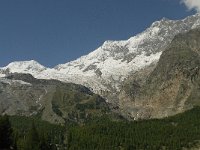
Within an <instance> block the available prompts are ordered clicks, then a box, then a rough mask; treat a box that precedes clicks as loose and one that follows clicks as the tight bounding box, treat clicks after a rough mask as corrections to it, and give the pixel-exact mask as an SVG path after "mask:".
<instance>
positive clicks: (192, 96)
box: [119, 29, 200, 119]
mask: <svg viewBox="0 0 200 150" xmlns="http://www.w3.org/2000/svg"><path fill="white" fill-rule="evenodd" d="M199 73H200V29H194V30H191V31H190V32H188V33H184V34H179V35H177V36H175V38H174V40H173V41H172V43H171V44H170V45H169V46H168V47H167V48H166V50H165V51H164V52H163V53H162V55H161V57H160V60H159V62H158V64H157V66H156V68H155V69H154V70H153V72H150V73H147V74H148V76H146V78H142V76H140V77H141V78H136V76H135V75H133V77H132V78H131V77H130V79H129V80H127V81H126V82H125V84H124V86H123V90H122V91H121V93H120V102H119V103H120V108H121V109H122V110H123V113H124V114H128V115H129V117H132V118H134V119H139V118H142V119H144V118H162V117H167V116H171V115H174V114H177V113H181V112H183V111H185V110H188V109H190V108H192V107H193V106H196V105H200V92H199V89H200V74H199ZM140 79H142V80H140ZM144 80H145V81H144ZM141 81H143V82H141Z"/></svg>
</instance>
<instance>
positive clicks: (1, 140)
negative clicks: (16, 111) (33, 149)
mask: <svg viewBox="0 0 200 150" xmlns="http://www.w3.org/2000/svg"><path fill="white" fill-rule="evenodd" d="M11 146H12V128H11V124H10V121H9V117H8V116H7V115H5V116H2V117H1V118H0V149H10V148H11Z"/></svg>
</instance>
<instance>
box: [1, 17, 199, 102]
mask: <svg viewBox="0 0 200 150" xmlns="http://www.w3.org/2000/svg"><path fill="white" fill-rule="evenodd" d="M199 25H200V15H199V14H196V15H193V16H190V17H187V18H185V19H183V20H169V19H166V18H163V19H162V20H160V21H156V22H154V23H153V24H152V25H151V26H150V27H149V28H148V29H146V30H145V31H144V32H142V33H140V34H138V35H136V36H134V37H131V38H130V39H128V40H124V41H106V42H105V43H104V44H103V45H102V46H101V47H99V48H97V49H96V50H95V51H93V52H91V53H90V54H88V55H86V56H83V57H81V58H79V59H77V60H75V61H72V62H69V63H66V64H60V65H58V66H56V67H55V68H52V69H51V68H45V67H44V66H42V65H40V64H39V63H37V62H35V61H25V62H13V63H11V64H9V65H8V66H6V67H3V68H1V69H0V76H4V75H5V74H6V73H9V72H11V73H13V72H18V73H30V74H32V75H33V76H34V77H35V78H41V79H57V80H61V81H64V82H73V83H76V84H81V85H84V86H86V87H89V88H91V89H92V90H93V91H94V92H95V93H99V94H101V95H102V96H105V97H106V98H107V96H106V95H107V94H105V93H107V92H112V93H114V92H119V91H120V85H121V82H122V81H124V79H126V78H127V77H128V76H129V75H130V74H132V73H135V72H136V71H139V70H140V69H143V68H146V67H148V66H149V65H152V63H154V64H156V62H157V61H158V60H159V58H160V55H161V54H162V51H163V50H164V49H165V48H166V47H167V46H168V45H169V44H170V42H171V41H172V39H173V38H174V36H175V35H177V34H179V33H184V32H187V31H189V30H191V29H193V28H196V27H198V26H199ZM107 100H108V101H109V102H111V100H110V99H109V98H107Z"/></svg>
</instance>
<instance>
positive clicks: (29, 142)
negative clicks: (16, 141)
mask: <svg viewBox="0 0 200 150" xmlns="http://www.w3.org/2000/svg"><path fill="white" fill-rule="evenodd" d="M40 143H41V142H40V139H39V135H38V132H37V130H36V127H35V124H34V122H32V125H31V128H30V130H29V131H28V133H27V136H26V140H25V145H24V148H25V150H40Z"/></svg>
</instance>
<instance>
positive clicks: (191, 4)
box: [181, 0, 200, 12]
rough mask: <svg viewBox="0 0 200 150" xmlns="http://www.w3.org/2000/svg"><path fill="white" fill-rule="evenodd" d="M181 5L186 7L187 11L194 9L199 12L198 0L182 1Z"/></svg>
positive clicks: (199, 1) (199, 3) (199, 4)
mask: <svg viewBox="0 0 200 150" xmlns="http://www.w3.org/2000/svg"><path fill="white" fill-rule="evenodd" d="M181 2H182V3H184V4H185V5H186V7H187V8H188V9H189V10H192V9H195V10H196V11H197V12H200V0H182V1H181Z"/></svg>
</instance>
